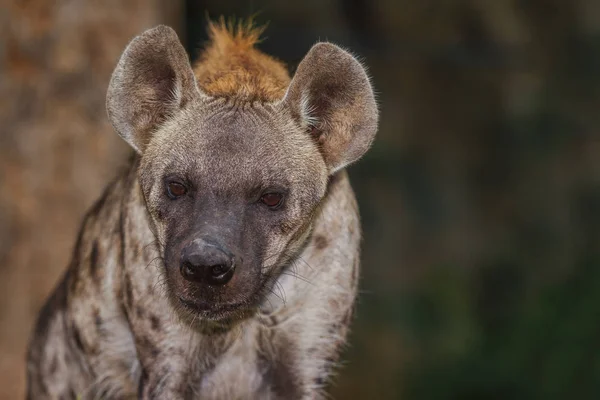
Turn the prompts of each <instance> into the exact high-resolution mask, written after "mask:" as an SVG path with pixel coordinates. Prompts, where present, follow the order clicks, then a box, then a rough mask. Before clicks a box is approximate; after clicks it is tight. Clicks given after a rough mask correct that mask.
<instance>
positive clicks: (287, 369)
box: [258, 337, 302, 399]
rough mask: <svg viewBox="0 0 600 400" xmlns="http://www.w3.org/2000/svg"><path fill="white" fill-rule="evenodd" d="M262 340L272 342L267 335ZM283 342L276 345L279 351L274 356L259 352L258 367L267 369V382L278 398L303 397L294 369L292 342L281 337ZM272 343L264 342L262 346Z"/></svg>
mask: <svg viewBox="0 0 600 400" xmlns="http://www.w3.org/2000/svg"><path fill="white" fill-rule="evenodd" d="M261 339H262V341H267V342H271V340H270V339H269V338H267V337H262V338H261ZM280 339H281V341H282V342H283V343H278V344H277V345H276V347H277V351H276V352H275V354H274V357H273V358H271V357H269V358H267V357H266V356H265V355H264V354H267V353H265V352H263V351H261V352H260V353H259V354H262V355H261V356H259V360H258V362H259V365H258V368H259V369H261V370H265V371H266V372H265V375H264V376H265V382H267V383H268V384H269V386H270V388H271V390H272V391H273V393H275V395H276V397H277V398H282V399H299V398H301V397H302V392H301V388H300V385H299V382H298V377H297V376H296V374H295V373H294V370H293V361H294V357H293V353H292V351H293V350H292V346H291V343H290V342H289V341H288V340H286V339H284V338H280ZM271 345H272V344H270V343H269V344H266V343H264V344H263V345H262V346H261V347H263V348H269V347H270V346H271Z"/></svg>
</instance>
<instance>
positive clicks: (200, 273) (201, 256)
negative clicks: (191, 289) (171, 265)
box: [179, 239, 235, 285]
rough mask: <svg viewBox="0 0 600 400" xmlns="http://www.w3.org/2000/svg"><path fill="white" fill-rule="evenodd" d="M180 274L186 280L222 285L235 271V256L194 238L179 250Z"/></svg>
mask: <svg viewBox="0 0 600 400" xmlns="http://www.w3.org/2000/svg"><path fill="white" fill-rule="evenodd" d="M179 270H180V272H181V275H182V276H183V277H184V278H185V279H186V280H188V281H192V282H199V283H206V284H209V285H224V284H226V283H227V282H229V281H230V280H231V278H232V277H233V273H234V271H235V258H234V257H233V255H232V254H231V253H229V252H228V251H226V250H224V249H222V248H221V247H219V246H217V245H215V244H212V243H209V242H207V241H205V240H203V239H195V240H193V241H192V242H191V243H190V244H188V245H187V246H185V247H184V248H183V250H182V252H181V263H180V266H179Z"/></svg>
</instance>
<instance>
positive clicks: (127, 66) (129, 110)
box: [106, 25, 200, 154]
mask: <svg viewBox="0 0 600 400" xmlns="http://www.w3.org/2000/svg"><path fill="white" fill-rule="evenodd" d="M196 96H200V91H199V89H198V87H197V85H196V78H195V77H194V72H193V71H192V67H191V65H190V61H189V59H188V56H187V53H186V52H185V49H184V48H183V46H182V45H181V43H180V42H179V38H178V37H177V34H176V33H175V31H174V30H173V29H171V28H169V27H168V26H164V25H159V26H157V27H156V28H153V29H149V30H147V31H145V32H144V33H142V34H141V35H140V36H138V37H136V38H135V39H133V40H132V41H131V43H129V45H128V46H127V48H126V49H125V51H124V52H123V55H122V56H121V59H120V60H119V63H118V64H117V67H116V68H115V71H114V72H113V75H112V78H111V80H110V84H109V87H108V93H107V96H106V108H107V110H108V118H109V119H110V122H111V123H112V124H113V126H114V127H115V129H116V130H117V132H118V133H119V135H120V136H121V137H122V138H123V139H125V141H126V142H127V143H129V144H130V145H131V147H133V148H134V149H135V150H136V151H137V152H138V153H140V154H141V153H143V151H144V148H145V147H146V145H147V144H148V142H149V140H150V137H151V135H152V133H153V132H154V131H155V130H156V128H157V127H158V126H160V124H162V123H163V122H164V121H165V120H167V119H168V118H169V117H170V116H172V115H173V114H174V113H175V112H176V111H178V110H180V109H181V108H183V107H184V106H185V105H186V104H187V103H188V102H189V101H190V100H192V99H193V98H195V97H196Z"/></svg>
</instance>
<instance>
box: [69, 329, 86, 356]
mask: <svg viewBox="0 0 600 400" xmlns="http://www.w3.org/2000/svg"><path fill="white" fill-rule="evenodd" d="M71 331H72V332H73V340H74V341H75V346H77V348H78V349H79V350H80V351H81V352H82V353H85V347H84V346H83V340H81V333H80V332H79V329H77V327H76V326H73V327H72V328H71Z"/></svg>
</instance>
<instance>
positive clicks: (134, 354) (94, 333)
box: [27, 23, 377, 399]
mask: <svg viewBox="0 0 600 400" xmlns="http://www.w3.org/2000/svg"><path fill="white" fill-rule="evenodd" d="M209 32H210V36H211V41H210V42H209V44H208V45H207V46H206V49H205V50H204V52H203V54H202V55H201V56H200V59H199V61H198V62H197V63H196V64H195V66H193V67H192V66H191V65H190V62H189V59H188V56H187V55H186V52H185V51H184V48H183V47H182V45H181V44H180V42H179V40H178V38H177V35H176V34H175V32H174V31H173V30H172V29H170V28H168V27H166V26H158V27H156V28H154V29H151V30H148V31H146V32H144V33H143V34H142V35H140V36H138V37H136V38H135V39H133V41H132V42H131V43H130V44H129V45H128V47H127V48H126V49H125V51H124V53H123V55H122V57H121V59H120V61H119V63H118V65H117V67H116V69H115V71H114V73H113V76H112V79H111V82H110V86H109V88H108V95H107V108H108V116H109V118H110V121H111V122H112V124H113V125H114V127H115V130H116V131H117V133H118V134H119V135H120V136H121V137H122V138H123V139H124V140H125V141H126V142H127V143H129V145H131V147H132V148H133V149H134V150H135V155H134V156H133V157H132V160H131V163H130V165H129V167H128V168H127V169H126V170H125V171H123V173H122V174H121V175H120V176H119V177H118V178H117V179H116V180H115V181H114V182H113V183H111V184H110V185H109V186H108V188H107V189H106V190H105V192H104V194H103V195H102V197H101V198H100V200H98V202H97V203H96V204H95V205H94V207H93V208H92V209H91V210H90V211H89V212H88V214H87V216H86V217H85V220H84V222H83V225H82V227H81V230H80V234H79V238H78V240H77V244H76V246H75V249H74V253H73V258H72V262H71V264H70V267H69V268H68V270H67V272H66V274H65V276H64V278H63V279H62V281H61V283H60V284H59V286H58V287H57V288H56V290H55V291H54V293H53V294H52V296H51V297H50V299H49V300H48V302H47V303H46V305H45V306H44V308H43V310H42V311H41V314H40V316H39V320H38V322H37V325H36V328H35V332H34V334H33V336H32V339H31V342H30V346H29V353H28V365H27V372H28V396H29V398H31V399H44V398H53V399H54V398H56V399H65V398H84V399H87V398H131V397H139V398H144V399H150V398H152V399H188V398H190V399H191V398H202V399H313V398H320V397H322V396H323V393H324V392H323V389H324V386H325V385H326V383H327V380H328V378H329V376H330V374H331V369H332V366H334V364H335V363H336V359H337V357H338V352H339V349H340V346H341V345H342V344H343V343H344V340H345V337H346V333H347V331H348V325H349V322H350V319H351V318H350V316H351V314H352V308H353V303H354V299H355V296H356V290H357V278H358V275H359V241H360V224H359V216H358V211H357V206H356V201H355V198H354V195H353V192H352V189H351V187H350V184H349V182H348V177H347V174H346V172H345V171H344V167H346V166H347V165H348V164H350V163H352V162H354V161H356V160H357V159H358V158H359V157H361V156H362V155H363V153H365V151H366V150H367V149H368V147H369V145H370V144H371V142H372V140H373V137H374V135H375V132H376V130H377V106H376V103H375V99H374V97H373V91H372V89H371V85H370V82H369V78H368V76H367V74H366V73H365V70H364V68H363V67H362V66H361V64H360V63H359V62H358V61H357V60H356V59H355V58H354V57H353V56H352V55H351V54H349V53H348V52H346V51H344V50H342V49H340V48H339V47H337V46H335V45H333V44H331V43H318V44H316V45H314V46H313V47H312V49H311V50H310V51H309V52H308V54H307V55H306V56H305V58H304V59H303V60H302V62H301V63H300V65H299V66H298V68H297V71H296V73H295V74H294V76H293V78H290V77H289V75H288V72H287V70H286V68H285V67H284V65H283V64H282V63H280V62H279V61H277V60H275V59H273V58H271V57H269V56H268V55H266V54H263V53H261V52H260V51H259V50H257V49H256V48H255V47H254V45H255V43H256V42H257V40H258V37H259V35H260V33H261V32H260V29H256V28H252V27H251V26H247V25H243V26H242V25H238V26H236V27H231V26H226V25H225V24H223V23H221V24H216V23H213V24H210V26H209Z"/></svg>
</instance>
